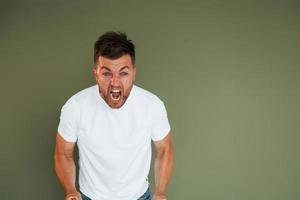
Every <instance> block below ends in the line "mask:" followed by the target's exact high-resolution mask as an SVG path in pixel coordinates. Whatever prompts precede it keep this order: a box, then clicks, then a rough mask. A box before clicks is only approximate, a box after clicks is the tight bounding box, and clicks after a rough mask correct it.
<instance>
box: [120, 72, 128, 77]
mask: <svg viewBox="0 0 300 200" xmlns="http://www.w3.org/2000/svg"><path fill="white" fill-rule="evenodd" d="M120 75H121V76H127V75H128V72H121V73H120Z"/></svg>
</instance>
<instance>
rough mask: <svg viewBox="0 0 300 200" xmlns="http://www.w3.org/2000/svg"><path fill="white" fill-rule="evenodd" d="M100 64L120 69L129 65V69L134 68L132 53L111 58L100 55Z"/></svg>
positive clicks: (112, 68) (100, 65)
mask: <svg viewBox="0 0 300 200" xmlns="http://www.w3.org/2000/svg"><path fill="white" fill-rule="evenodd" d="M98 66H99V67H100V68H101V67H106V68H109V69H111V70H118V69H120V68H123V67H125V66H127V67H128V68H129V69H131V68H133V65H132V62H131V57H130V55H128V54H126V55H123V56H121V57H119V58H117V59H110V58H106V57H103V56H99V59H98Z"/></svg>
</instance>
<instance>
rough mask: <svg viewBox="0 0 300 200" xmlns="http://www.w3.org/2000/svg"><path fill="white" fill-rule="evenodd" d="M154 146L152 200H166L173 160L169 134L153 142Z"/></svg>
mask: <svg viewBox="0 0 300 200" xmlns="http://www.w3.org/2000/svg"><path fill="white" fill-rule="evenodd" d="M154 144H155V149H156V158H155V163H154V173H155V192H154V200H166V199H167V185H168V182H169V180H170V177H171V174H172V170H173V160H174V152H173V145H172V137H171V133H169V134H168V135H167V136H166V137H165V138H164V139H163V140H160V141H157V142H154Z"/></svg>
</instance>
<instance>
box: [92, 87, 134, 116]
mask: <svg viewBox="0 0 300 200" xmlns="http://www.w3.org/2000/svg"><path fill="white" fill-rule="evenodd" d="M95 86H96V93H97V97H98V98H100V102H101V104H103V105H104V106H105V108H106V109H108V110H110V111H112V112H118V111H121V110H124V109H125V108H126V107H127V106H128V104H129V101H131V100H130V99H131V96H132V93H133V91H134V89H135V85H132V88H131V91H130V93H129V95H128V97H127V99H126V101H125V103H124V104H123V105H122V106H121V107H120V108H111V107H110V106H109V105H108V104H107V103H106V101H105V100H104V99H103V97H102V96H101V95H100V90H99V86H98V85H95Z"/></svg>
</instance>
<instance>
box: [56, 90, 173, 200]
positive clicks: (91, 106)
mask: <svg viewBox="0 0 300 200" xmlns="http://www.w3.org/2000/svg"><path fill="white" fill-rule="evenodd" d="M58 132H59V134H60V135H61V136H62V137H63V138H64V139H65V140H66V141H68V142H77V145H78V149H79V186H80V191H82V192H83V193H84V194H85V195H87V196H88V197H90V198H91V199H93V200H113V199H118V200H134V199H138V197H140V196H141V195H142V194H143V193H144V192H145V191H146V189H147V188H148V186H149V183H148V179H147V177H148V173H149V169H150V162H151V140H153V141H158V140H161V139H163V138H164V137H165V136H166V135H167V134H168V133H169V132H170V125H169V122H168V117H167V112H166V109H165V107H164V104H163V102H162V101H161V100H160V99H159V98H158V97H157V96H155V95H154V94H152V93H150V92H148V91H146V90H144V89H142V88H140V87H138V86H135V85H133V87H132V90H131V92H130V94H129V97H128V98H127V100H126V102H125V103H124V105H123V106H122V107H121V108H119V109H112V108H111V107H109V106H108V105H107V104H106V102H105V101H104V100H103V99H102V97H101V96H100V94H99V90H98V86H97V85H94V86H91V87H89V88H86V89H84V90H82V91H80V92H78V93H76V94H75V95H73V96H72V97H71V98H70V99H69V100H68V101H67V102H66V103H65V104H64V106H63V107H62V109H61V116H60V123H59V125H58Z"/></svg>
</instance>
